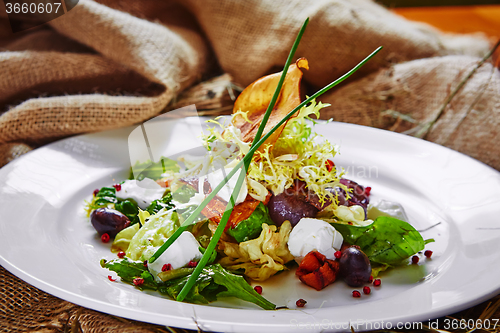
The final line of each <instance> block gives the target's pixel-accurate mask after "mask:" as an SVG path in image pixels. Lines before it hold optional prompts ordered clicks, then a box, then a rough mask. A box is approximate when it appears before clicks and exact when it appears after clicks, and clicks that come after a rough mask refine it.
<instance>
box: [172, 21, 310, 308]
mask: <svg viewBox="0 0 500 333" xmlns="http://www.w3.org/2000/svg"><path fill="white" fill-rule="evenodd" d="M308 23H309V18H307V19H306V20H305V22H304V24H303V25H302V27H301V28H300V31H299V34H298V35H297V38H296V39H295V42H294V43H293V46H292V49H291V50H290V53H289V54H288V58H287V60H286V62H285V66H284V67H283V72H282V73H281V76H280V80H279V81H278V86H277V87H276V90H275V91H274V95H273V97H272V98H271V101H270V102H269V105H268V106H267V110H266V113H265V114H264V117H263V118H262V121H261V123H260V125H259V129H258V130H257V133H256V134H255V137H254V139H253V142H252V146H254V145H255V144H256V143H257V142H258V141H259V140H260V138H261V136H262V132H264V128H265V127H266V124H267V121H268V120H269V116H270V115H271V111H272V110H273V108H274V105H275V104H276V101H277V99H278V97H279V95H280V92H281V87H282V86H283V82H285V77H286V75H287V73H288V68H289V67H290V64H291V62H292V59H293V57H294V55H295V51H296V50H297V47H298V46H299V43H300V40H301V38H302V35H303V34H304V31H305V30H306V27H307V24H308ZM273 131H274V130H273ZM254 152H255V151H252V152H249V153H248V154H247V155H246V156H245V159H244V168H243V170H242V171H241V172H240V175H239V177H238V180H237V181H236V184H235V186H234V189H233V193H232V194H231V197H230V200H229V202H228V203H227V206H226V210H225V211H224V214H222V219H221V221H220V222H219V225H218V226H217V229H216V230H215V233H214V234H213V235H212V239H211V240H210V243H209V244H208V246H207V250H206V251H205V253H204V254H203V256H202V258H201V260H200V261H199V262H198V265H196V268H195V269H194V272H193V273H192V274H191V276H190V277H189V279H188V281H187V282H186V284H185V285H184V287H182V290H181V291H180V293H179V295H177V300H178V301H180V302H182V301H183V300H184V298H185V297H186V295H187V294H188V292H189V291H190V290H191V288H192V287H193V286H194V284H195V283H196V279H198V276H199V275H200V273H201V271H202V270H203V268H204V267H205V265H206V264H207V262H208V260H209V259H210V257H211V256H212V251H215V247H216V246H217V243H218V242H219V239H220V238H221V236H222V233H223V232H224V229H225V228H226V225H227V222H228V221H229V217H231V212H232V210H233V207H234V205H235V203H234V195H235V193H236V195H238V193H239V192H240V189H241V186H242V185H243V182H244V181H245V177H246V173H247V169H248V166H249V165H250V163H251V161H252V157H253V154H254ZM235 169H236V168H235Z"/></svg>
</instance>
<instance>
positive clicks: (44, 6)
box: [5, 2, 61, 14]
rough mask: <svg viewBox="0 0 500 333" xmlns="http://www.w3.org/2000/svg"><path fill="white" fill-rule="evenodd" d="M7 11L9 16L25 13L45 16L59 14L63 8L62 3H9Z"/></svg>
mask: <svg viewBox="0 0 500 333" xmlns="http://www.w3.org/2000/svg"><path fill="white" fill-rule="evenodd" d="M5 6H6V9H7V14H11V13H15V14H19V13H23V14H28V13H31V14H43V13H47V14H50V13H52V12H54V13H57V12H58V10H59V7H60V6H61V3H57V2H56V3H54V4H52V3H50V2H49V3H39V4H36V3H14V4H12V3H10V2H7V3H6V4H5Z"/></svg>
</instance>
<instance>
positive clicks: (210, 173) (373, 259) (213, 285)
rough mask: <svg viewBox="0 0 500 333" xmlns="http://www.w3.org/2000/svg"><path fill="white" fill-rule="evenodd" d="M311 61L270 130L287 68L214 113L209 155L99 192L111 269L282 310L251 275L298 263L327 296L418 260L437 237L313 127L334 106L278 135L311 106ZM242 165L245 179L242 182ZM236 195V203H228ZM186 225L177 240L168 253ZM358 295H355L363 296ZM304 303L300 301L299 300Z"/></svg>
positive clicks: (159, 284) (260, 277) (292, 80)
mask: <svg viewBox="0 0 500 333" xmlns="http://www.w3.org/2000/svg"><path fill="white" fill-rule="evenodd" d="M304 69H308V62H307V60H306V59H304V58H301V59H299V60H297V62H296V63H295V64H293V65H291V66H290V67H289V69H288V71H287V72H286V76H285V79H284V81H283V88H282V90H281V93H280V95H279V98H278V99H277V100H276V104H275V106H274V108H273V109H272V112H271V113H270V116H269V119H268V120H267V124H266V125H265V127H263V126H260V124H261V122H262V121H263V118H264V117H265V111H266V108H267V106H268V105H269V103H270V100H271V96H272V91H274V90H275V88H276V86H277V85H278V80H279V78H280V76H281V73H277V74H272V75H269V76H265V77H263V78H261V79H259V80H257V81H255V82H254V83H252V84H251V85H250V86H248V87H247V88H246V89H245V90H244V91H243V92H242V93H241V95H240V96H239V97H238V99H237V100H236V102H235V105H234V112H233V114H232V116H231V117H230V119H226V118H218V119H214V120H210V121H209V125H210V126H209V127H208V131H207V132H206V133H203V134H201V135H202V139H203V142H204V147H205V149H206V154H205V155H204V156H198V157H196V156H189V155H185V156H182V157H181V158H179V159H178V160H171V159H167V158H162V159H161V161H159V162H157V163H153V162H151V161H146V162H143V163H137V164H136V165H134V166H133V167H132V170H131V173H130V177H129V178H130V179H127V180H124V181H122V182H120V183H117V184H112V185H110V186H108V187H103V188H101V189H96V190H95V191H94V193H93V196H92V199H91V200H90V201H89V202H87V205H86V209H87V212H88V216H89V218H90V222H91V223H92V225H93V226H94V228H95V229H96V231H97V232H98V233H99V235H101V239H102V241H103V242H112V246H111V251H112V252H114V253H116V254H117V258H116V259H113V260H104V259H103V260H101V266H102V267H103V268H106V269H108V270H110V271H114V272H115V273H116V274H117V275H118V276H119V277H120V279H121V281H123V282H125V283H129V284H132V285H134V286H135V287H137V288H138V289H140V290H155V291H158V292H159V293H161V294H163V295H167V296H169V297H171V298H172V299H174V300H178V299H179V295H180V293H181V291H182V290H183V288H184V287H185V286H186V284H187V283H188V281H189V280H190V278H191V280H193V281H194V283H193V285H192V287H191V288H190V289H189V290H188V291H187V294H186V295H185V297H183V299H182V300H183V301H186V302H191V303H197V304H206V303H209V302H212V301H215V300H217V299H219V298H223V297H237V298H239V299H242V300H244V301H248V302H252V303H254V304H256V305H258V306H260V307H261V308H263V309H266V310H273V309H276V308H277V306H279V304H278V305H276V304H273V303H271V302H270V301H268V300H266V299H265V298H264V297H263V296H262V295H261V292H262V289H261V288H259V287H258V286H257V287H255V288H253V287H252V286H251V285H250V284H249V282H248V281H257V282H260V281H265V280H267V279H269V278H271V277H272V276H275V275H277V274H279V273H281V272H283V271H288V270H295V275H296V277H297V278H298V279H300V281H301V282H302V283H304V284H306V285H307V286H309V287H311V288H314V289H316V290H318V292H319V293H321V290H323V289H324V288H328V286H329V285H330V284H332V283H334V282H335V281H336V280H338V279H343V280H344V281H345V282H346V283H347V284H348V285H349V286H352V287H364V288H363V291H364V292H365V293H369V292H370V291H369V290H370V288H369V287H368V285H369V284H370V283H380V280H378V279H376V280H375V282H372V281H373V279H374V278H376V277H377V275H378V274H379V272H380V271H383V270H386V269H392V268H393V267H396V266H398V265H402V264H408V263H411V262H412V260H413V261H415V260H416V259H415V258H418V257H415V256H414V255H415V254H416V253H418V252H420V251H422V250H423V249H424V247H425V244H427V243H429V242H432V241H433V240H432V239H430V240H424V239H423V238H422V236H421V235H420V233H419V232H418V231H417V230H415V228H413V227H412V226H411V225H410V224H409V223H408V222H407V221H406V220H407V218H406V215H405V213H404V209H403V208H402V207H401V206H399V205H398V204H396V203H391V202H388V201H380V202H378V203H375V204H373V203H370V191H371V188H370V187H365V186H364V185H361V184H358V183H356V182H354V181H352V180H349V178H348V175H346V174H345V172H344V170H343V169H342V168H339V167H338V166H337V165H336V164H335V156H336V155H337V154H338V153H339V147H338V146H337V145H335V144H334V143H332V142H329V141H328V140H325V139H324V138H322V137H321V136H320V135H318V134H316V133H315V132H314V126H320V125H318V123H317V122H316V121H315V120H314V118H316V119H319V116H320V112H321V109H322V108H324V107H326V106H329V105H327V104H323V103H321V102H319V101H316V100H312V101H311V102H310V103H309V104H307V105H305V106H304V107H302V108H301V109H300V111H299V112H298V113H297V114H296V115H295V116H294V117H291V118H290V119H289V120H288V121H287V122H284V123H283V124H282V125H281V126H279V127H278V128H277V129H276V130H275V131H274V132H272V133H271V132H270V129H271V128H272V127H273V126H275V125H277V124H279V121H280V120H281V119H282V118H283V117H284V115H286V114H287V113H288V112H289V111H290V110H292V109H293V108H294V107H296V106H297V105H299V104H300V102H301V98H300V81H301V78H302V75H303V70H304ZM259 127H263V128H264V133H270V134H271V135H269V136H268V138H267V139H266V141H265V142H264V144H262V145H261V146H260V147H259V148H258V150H257V151H256V152H255V154H254V155H253V157H252V159H251V162H250V163H248V164H247V166H246V169H244V171H242V170H239V171H238V172H236V176H235V177H232V178H230V179H229V180H228V181H227V183H225V185H224V186H223V187H222V188H221V189H220V191H219V192H218V193H217V194H216V195H215V196H214V197H213V199H211V200H210V201H209V202H208V204H207V205H205V206H203V205H202V206H203V207H200V205H201V204H202V202H203V200H204V199H205V198H206V197H207V196H208V195H209V194H210V193H212V191H214V189H215V188H216V187H217V186H218V185H219V184H221V182H222V184H224V182H223V180H224V179H225V178H226V175H227V174H229V173H230V172H231V171H232V170H233V169H234V168H235V167H236V165H237V164H238V163H239V162H241V161H242V160H243V158H244V156H246V155H247V154H248V153H249V151H250V149H251V147H252V140H253V139H254V138H255V136H256V135H257V133H258V129H259ZM257 136H258V135H257ZM242 172H243V175H242V177H243V178H242V179H244V181H243V182H242V183H241V184H238V181H237V180H236V179H237V178H238V176H239V175H241V173H242ZM228 203H232V205H233V206H234V207H233V208H232V209H230V210H229V211H228V210H227V205H228ZM198 208H203V209H202V210H201V214H199V215H198V214H195V215H196V216H194V217H195V219H194V220H193V223H191V224H189V225H188V226H185V225H184V222H185V221H186V220H188V219H193V216H192V215H193V212H195V210H196V209H198ZM224 216H226V217H227V216H229V219H228V220H227V225H226V226H225V228H224V232H223V233H222V234H221V237H220V239H217V240H216V247H215V251H213V252H208V255H209V256H210V257H209V259H208V261H207V262H206V264H205V265H204V266H203V267H201V268H202V269H201V271H200V270H198V274H196V275H195V276H194V278H193V274H194V273H195V270H196V267H197V266H198V265H199V263H200V259H201V258H202V256H203V254H204V253H205V252H207V251H209V244H210V241H211V240H212V239H213V238H214V237H215V236H214V235H216V233H217V227H218V225H219V224H220V223H221V221H222V220H223V219H224ZM180 231H182V233H180ZM176 232H177V233H178V234H179V235H178V237H177V238H176V239H175V240H174V241H173V242H171V244H170V246H168V248H166V249H165V246H164V244H165V243H166V242H168V240H169V239H170V238H171V237H172V236H173V235H174V234H175V233H176ZM430 255H431V253H429V252H426V256H430ZM412 258H413V259H412ZM395 269H397V268H395ZM109 278H110V279H111V280H113V278H112V277H111V276H109ZM355 292H356V293H355ZM358 294H360V292H359V291H357V290H354V291H353V296H354V297H359V295H358ZM304 304H305V301H304V300H298V301H297V306H298V307H300V306H304Z"/></svg>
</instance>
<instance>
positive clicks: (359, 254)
mask: <svg viewBox="0 0 500 333" xmlns="http://www.w3.org/2000/svg"><path fill="white" fill-rule="evenodd" d="M339 263H340V274H341V275H342V276H343V278H344V281H345V282H346V283H347V284H348V285H349V286H351V287H361V286H362V285H363V284H365V283H367V282H369V281H370V275H371V273H372V266H371V264H370V260H369V259H368V257H367V256H366V254H365V253H364V252H363V251H361V250H360V249H359V248H358V247H357V246H351V247H348V248H346V249H344V250H343V251H342V255H341V257H340V262H339Z"/></svg>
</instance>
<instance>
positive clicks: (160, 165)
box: [128, 156, 179, 180]
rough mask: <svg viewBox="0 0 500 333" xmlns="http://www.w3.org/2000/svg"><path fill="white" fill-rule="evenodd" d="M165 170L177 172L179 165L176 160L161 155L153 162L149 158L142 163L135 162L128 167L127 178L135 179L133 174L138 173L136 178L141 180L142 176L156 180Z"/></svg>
mask: <svg viewBox="0 0 500 333" xmlns="http://www.w3.org/2000/svg"><path fill="white" fill-rule="evenodd" d="M167 171H171V172H173V173H176V172H179V165H178V164H177V162H176V161H174V160H171V159H169V158H166V157H163V156H162V157H161V158H160V160H159V161H158V162H155V163H153V162H151V160H147V161H146V162H143V163H139V162H137V163H136V164H135V165H134V166H133V167H131V168H130V173H129V176H128V178H129V179H135V177H134V175H138V176H137V180H143V179H144V178H151V179H154V180H157V179H160V178H161V175H162V174H163V173H165V172H167Z"/></svg>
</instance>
